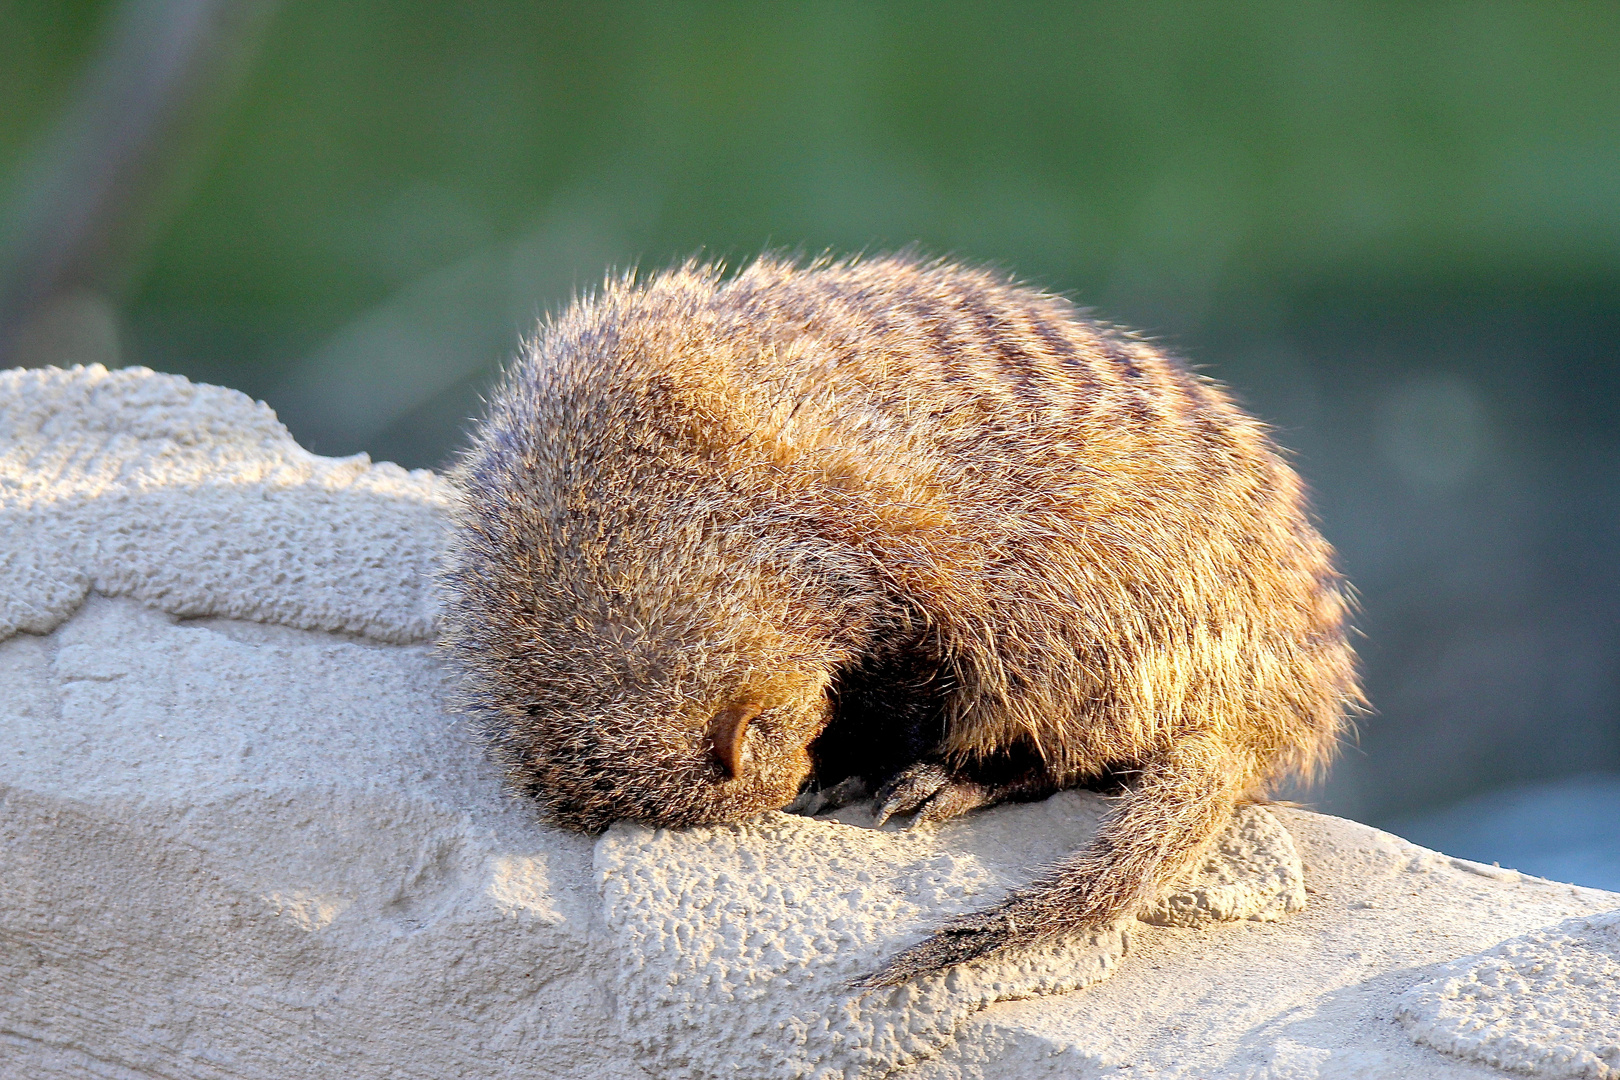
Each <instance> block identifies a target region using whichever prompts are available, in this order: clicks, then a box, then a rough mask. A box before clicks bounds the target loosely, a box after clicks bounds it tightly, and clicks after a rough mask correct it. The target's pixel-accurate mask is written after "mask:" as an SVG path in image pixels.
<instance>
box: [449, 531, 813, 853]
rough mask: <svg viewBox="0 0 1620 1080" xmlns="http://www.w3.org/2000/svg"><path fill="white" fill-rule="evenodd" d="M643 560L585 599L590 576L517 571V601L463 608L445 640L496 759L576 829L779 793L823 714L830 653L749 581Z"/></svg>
mask: <svg viewBox="0 0 1620 1080" xmlns="http://www.w3.org/2000/svg"><path fill="white" fill-rule="evenodd" d="M543 561H544V560H542V559H535V560H533V561H530V562H529V564H528V565H527V566H526V567H525V569H526V570H529V571H533V570H535V569H536V568H537V567H536V564H537V563H540V562H543ZM599 569H602V570H607V568H606V567H599ZM646 569H647V567H646V565H645V559H644V558H638V559H636V560H635V561H634V563H633V565H627V566H623V567H619V568H618V572H613V571H607V572H606V573H605V574H604V575H602V576H605V577H611V578H617V579H618V580H617V581H616V583H615V585H614V586H613V587H610V588H606V589H603V590H601V591H599V592H596V593H595V595H581V593H582V591H584V590H586V589H590V587H591V585H592V584H593V582H592V581H591V578H592V577H596V578H597V580H598V581H600V580H601V578H600V577H598V576H597V575H589V576H586V577H585V578H583V579H582V578H581V576H579V575H578V574H577V573H569V572H566V571H565V574H566V576H565V577H563V578H557V579H552V580H546V578H545V577H544V576H541V577H539V579H538V580H537V578H536V577H535V576H531V577H529V579H528V582H527V589H526V591H528V593H529V595H528V596H527V597H525V600H524V602H522V603H514V602H512V599H513V598H512V595H511V593H510V592H508V593H507V595H506V596H504V597H498V598H496V599H495V600H494V602H492V603H490V604H489V605H488V606H483V605H480V607H481V609H482V610H481V611H479V612H476V613H475V612H472V611H469V612H466V614H467V615H468V616H473V615H476V618H475V619H474V620H470V621H469V622H468V623H466V624H464V627H463V628H462V629H461V630H460V631H459V632H458V633H456V634H454V635H453V644H454V645H455V646H456V648H457V651H458V652H460V653H461V655H462V656H463V657H464V659H465V660H466V661H467V662H468V664H469V666H470V667H471V668H472V669H473V670H474V671H475V672H476V673H477V674H476V677H475V680H474V687H473V689H472V690H471V695H472V698H473V700H472V702H471V705H472V707H473V711H474V713H475V714H481V715H482V719H483V723H482V726H483V728H484V730H485V733H486V735H487V736H488V737H489V739H490V743H491V745H492V746H493V747H494V748H495V751H496V753H497V756H498V757H500V758H501V759H502V760H503V762H504V763H505V764H506V765H507V767H508V770H509V774H510V775H511V777H512V779H513V780H514V782H515V784H516V786H517V787H518V788H520V789H522V790H523V791H525V792H526V793H527V794H531V795H534V796H536V797H537V798H538V799H539V801H540V802H541V804H542V805H543V807H544V808H545V810H546V812H547V814H548V816H550V817H551V818H552V819H554V820H556V821H557V822H559V823H560V824H564V825H569V826H572V827H575V828H580V829H585V830H590V831H596V830H600V829H603V828H605V827H606V826H607V825H609V824H610V823H612V822H613V821H616V820H630V821H639V822H643V823H646V824H651V825H662V826H685V825H695V824H704V823H715V822H728V821H740V820H744V819H747V818H749V817H752V816H754V815H756V814H758V813H760V812H762V811H765V810H771V809H777V808H779V807H782V806H784V805H786V804H787V803H789V802H791V801H792V800H793V798H794V796H795V795H796V794H797V793H798V791H799V789H800V787H801V786H802V784H803V782H804V780H805V778H806V777H807V776H808V775H809V773H810V770H811V758H810V752H809V748H810V744H811V743H812V742H813V741H814V740H815V738H816V736H817V735H818V734H820V732H821V731H822V729H823V728H824V727H825V726H826V723H827V720H828V716H829V710H830V705H829V699H828V692H827V691H828V686H829V684H830V682H831V677H832V672H833V670H834V669H835V664H836V662H837V660H838V657H837V655H836V652H835V651H834V650H833V649H832V648H831V647H830V646H829V644H828V640H827V638H826V637H824V636H822V635H820V634H814V633H809V632H807V631H808V629H809V628H808V627H806V626H804V625H803V620H802V619H800V620H793V619H792V618H791V614H792V608H791V606H790V603H789V602H783V603H778V604H772V603H771V602H769V601H768V600H766V599H765V596H764V595H763V594H764V593H765V592H766V591H767V590H766V589H765V588H764V587H763V584H764V583H762V582H761V581H759V580H758V579H757V578H756V580H755V581H754V582H753V583H752V585H751V587H749V588H747V589H746V590H745V593H744V594H741V595H740V594H739V592H738V590H737V588H736V585H737V581H736V580H735V577H736V576H738V575H734V576H733V580H732V581H731V582H730V583H729V587H728V583H724V582H720V581H718V580H716V579H714V578H712V577H711V578H710V579H709V580H708V581H706V582H705V581H704V580H703V579H702V577H701V576H699V575H698V574H697V572H696V567H690V568H688V573H686V574H682V573H680V572H678V571H675V570H674V569H673V568H671V571H670V572H669V573H668V574H663V573H660V574H657V575H653V578H652V580H647V579H643V578H641V575H642V574H643V573H644V572H645V571H646ZM503 576H505V575H503ZM740 576H745V577H746V576H748V575H746V574H744V575H740ZM631 578H636V579H638V580H639V584H638V586H637V591H636V593H635V595H634V596H631V595H628V594H627V593H626V591H625V586H626V585H627V584H628V582H629V580H630V579H631ZM515 580H516V579H514V578H510V577H508V578H507V582H506V583H507V584H508V585H511V584H514V583H515ZM462 595H463V602H466V601H467V600H472V601H473V602H475V603H476V602H477V601H478V599H479V593H478V591H477V590H467V591H464V592H463V594H462ZM781 599H782V600H783V601H787V600H788V598H787V597H782V598H781ZM800 610H801V611H802V610H804V609H803V608H800ZM795 621H797V623H798V625H795ZM474 623H476V625H474Z"/></svg>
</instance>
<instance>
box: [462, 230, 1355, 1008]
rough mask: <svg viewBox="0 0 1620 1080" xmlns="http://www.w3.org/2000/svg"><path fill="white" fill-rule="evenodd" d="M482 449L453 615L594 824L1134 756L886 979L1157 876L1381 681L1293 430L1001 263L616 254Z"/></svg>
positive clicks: (1308, 766) (562, 791)
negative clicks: (1304, 484)
mask: <svg viewBox="0 0 1620 1080" xmlns="http://www.w3.org/2000/svg"><path fill="white" fill-rule="evenodd" d="M455 476H456V479H457V481H458V485H459V487H460V490H461V492H462V494H461V496H460V501H459V505H458V507H457V510H456V530H455V537H454V541H453V544H452V549H451V554H450V557H449V561H448V564H447V568H446V571H445V575H444V584H445V589H446V597H447V601H446V618H445V625H446V630H445V640H446V642H447V643H448V644H449V646H450V647H451V649H452V651H453V653H454V655H455V656H456V657H458V658H459V660H460V662H461V664H462V666H463V668H464V670H465V671H466V673H467V679H466V685H467V691H466V702H465V704H466V707H467V708H468V709H469V711H471V712H472V713H473V715H474V716H475V718H476V722H477V723H478V725H479V726H480V728H481V730H482V731H483V733H484V734H485V735H486V736H487V738H488V740H489V742H490V744H491V746H492V747H493V749H494V752H495V753H496V755H497V756H498V757H499V759H500V760H501V761H502V762H503V763H504V765H505V767H506V769H507V771H508V775H509V776H510V778H511V780H512V783H513V784H514V786H515V787H516V788H517V789H518V790H520V791H522V792H524V793H527V794H531V795H533V796H536V797H537V798H538V799H539V801H540V803H541V804H542V805H543V807H544V809H545V811H546V812H547V814H548V815H549V816H550V817H551V818H552V819H553V820H555V821H557V822H559V823H561V824H564V825H568V826H572V827H576V828H580V829H585V830H592V831H595V830H600V829H603V828H605V827H606V826H607V825H608V824H609V823H611V822H613V821H615V820H619V819H628V820H633V821H639V822H645V823H649V824H655V825H666V826H685V825H696V824H701V823H715V822H736V821H742V820H746V819H747V818H749V817H752V816H754V815H756V814H759V813H761V812H763V811H767V810H772V809H778V808H781V807H783V806H785V805H787V804H789V803H790V802H792V801H793V800H794V799H795V797H796V796H798V795H800V793H801V791H806V790H815V789H823V790H826V789H834V790H839V791H845V792H847V791H849V790H850V789H851V787H852V785H856V784H858V782H864V783H865V784H867V785H870V787H871V788H872V789H875V790H876V791H877V795H878V803H879V807H880V810H879V812H880V815H881V816H882V817H887V816H889V815H891V814H913V815H914V818H913V820H914V821H921V822H927V821H938V820H942V819H945V818H950V817H952V816H954V815H957V814H960V813H963V812H964V811H967V810H970V809H973V808H975V807H980V806H986V805H990V804H993V803H996V802H999V801H1004V800H1027V799H1035V798H1041V797H1044V796H1045V795H1048V794H1050V793H1052V792H1054V791H1057V790H1060V789H1063V788H1069V787H1076V786H1085V785H1099V784H1104V785H1106V784H1115V785H1122V792H1123V793H1122V795H1121V797H1120V798H1119V800H1118V802H1117V804H1116V806H1115V808H1114V809H1113V810H1112V812H1111V813H1110V815H1109V817H1108V818H1107V819H1106V820H1105V822H1104V824H1103V826H1102V828H1101V830H1100V832H1099V833H1098V834H1097V836H1096V838H1095V840H1094V841H1093V842H1092V843H1091V845H1090V846H1088V847H1087V848H1085V849H1084V850H1082V851H1079V852H1077V853H1076V854H1074V855H1073V856H1072V857H1071V858H1070V859H1068V860H1067V861H1066V862H1064V863H1062V864H1060V865H1058V866H1056V867H1053V868H1050V869H1048V870H1047V871H1045V872H1044V873H1043V874H1042V875H1041V876H1040V877H1038V878H1037V879H1036V880H1035V881H1034V882H1032V883H1031V884H1030V885H1028V886H1026V887H1024V888H1022V889H1020V890H1017V891H1015V892H1014V893H1012V894H1011V895H1010V896H1008V897H1007V898H1006V899H1005V900H1004V901H1003V902H1002V903H1000V904H998V905H996V906H995V907H993V908H990V909H988V910H986V911H983V912H979V913H976V914H973V915H969V916H965V917H962V918H960V919H957V920H955V921H953V922H950V923H947V924H945V925H944V926H942V927H940V928H938V930H937V931H936V932H935V933H934V934H933V935H932V936H931V937H929V938H927V939H926V940H924V941H923V942H921V943H920V944H918V945H916V946H914V947H912V948H910V949H908V950H906V951H905V952H903V953H901V954H900V955H899V956H898V957H896V958H895V959H893V960H892V961H891V962H890V963H889V964H888V965H887V966H886V967H885V968H884V969H883V970H882V971H880V972H878V973H876V974H875V975H874V976H873V977H872V980H871V982H872V983H873V984H874V985H876V984H890V983H899V982H903V981H905V980H906V979H909V978H912V977H914V976H916V975H919V974H923V973H926V972H930V971H934V970H937V969H940V968H943V967H946V966H948V965H951V964H956V963H961V962H963V961H966V960H970V959H973V958H975V957H980V956H984V955H987V954H989V953H992V952H995V951H997V950H999V949H1002V948H1006V947H1012V946H1021V945H1027V944H1034V943H1038V942H1042V941H1046V940H1050V939H1052V938H1055V937H1058V936H1060V935H1063V934H1066V933H1070V932H1073V931H1079V930H1085V929H1090V928H1094V927H1098V926H1101V925H1104V924H1106V923H1109V922H1111V921H1112V920H1114V919H1116V918H1118V917H1121V916H1122V915H1126V914H1129V913H1130V912H1132V911H1134V910H1136V909H1137V908H1138V907H1139V906H1140V905H1142V904H1144V903H1146V902H1150V901H1152V900H1154V899H1156V898H1157V897H1158V895H1160V894H1161V893H1162V892H1163V891H1164V890H1165V889H1166V888H1167V887H1168V886H1170V885H1171V884H1173V883H1174V881H1175V880H1176V878H1177V877H1178V876H1179V875H1181V874H1183V873H1184V872H1186V871H1188V870H1189V868H1190V867H1191V865H1192V864H1193V863H1194V861H1195V860H1196V859H1197V858H1198V856H1199V855H1200V854H1201V852H1202V851H1203V849H1204V848H1205V847H1206V846H1207V845H1208V843H1209V842H1210V841H1211V839H1212V838H1213V837H1214V836H1215V835H1217V834H1218V833H1219V832H1220V830H1221V829H1222V828H1223V827H1224V825H1225V824H1226V823H1227V821H1228V820H1229V818H1230V815H1231V812H1232V810H1233V808H1234V806H1236V805H1237V804H1238V803H1239V802H1241V801H1243V800H1245V799H1249V798H1253V797H1256V796H1257V795H1259V794H1260V793H1261V792H1262V791H1263V790H1264V788H1265V786H1266V785H1267V784H1268V783H1269V782H1272V781H1275V780H1277V779H1279V778H1282V777H1284V776H1287V775H1289V774H1300V773H1303V774H1309V773H1312V772H1314V771H1316V770H1318V769H1319V768H1320V767H1321V766H1322V765H1323V764H1324V763H1325V762H1326V760H1327V759H1328V757H1329V756H1330V754H1331V752H1332V750H1333V747H1334V743H1335V741H1336V738H1337V735H1338V734H1339V732H1340V730H1341V728H1342V725H1343V723H1344V717H1345V713H1346V711H1347V709H1349V708H1351V707H1353V706H1354V705H1355V703H1356V702H1357V701H1358V700H1359V698H1360V693H1359V690H1358V687H1357V679H1356V674H1355V665H1354V658H1353V656H1352V654H1351V651H1350V648H1349V646H1348V644H1347V641H1346V633H1347V624H1346V611H1347V600H1346V587H1345V585H1344V584H1343V582H1342V580H1341V578H1340V577H1339V575H1338V573H1337V572H1336V571H1335V569H1334V566H1333V561H1332V552H1331V550H1330V549H1329V547H1328V545H1327V544H1326V543H1325V542H1324V541H1323V539H1322V538H1321V536H1320V535H1318V533H1317V531H1316V529H1315V528H1314V527H1313V526H1312V524H1311V521H1310V517H1309V514H1308V512H1307V510H1306V507H1305V504H1304V498H1303V494H1302V490H1301V486H1300V482H1299V479H1298V477H1297V476H1296V475H1295V474H1294V472H1293V471H1292V470H1291V469H1290V468H1289V467H1288V465H1287V464H1285V463H1284V461H1283V460H1282V458H1281V457H1280V456H1279V453H1278V451H1277V449H1276V448H1275V447H1274V446H1273V444H1272V443H1271V441H1270V439H1269V438H1268V436H1267V434H1266V431H1265V428H1264V427H1263V426H1262V425H1261V424H1260V423H1259V422H1258V421H1256V420H1254V419H1252V418H1251V417H1249V416H1247V415H1246V414H1245V413H1243V412H1242V411H1241V410H1239V409H1238V408H1237V407H1236V406H1234V405H1233V404H1232V402H1231V401H1230V400H1229V399H1228V397H1227V396H1226V395H1225V394H1224V393H1223V392H1222V391H1221V390H1220V389H1219V388H1218V387H1217V386H1215V385H1214V384H1213V383H1211V382H1210V381H1209V380H1207V379H1205V378H1203V377H1202V376H1200V375H1198V374H1196V373H1194V372H1192V371H1190V370H1189V369H1188V368H1187V367H1186V366H1185V365H1184V364H1182V363H1181V362H1179V361H1178V360H1176V359H1174V358H1173V357H1170V356H1167V355H1166V354H1165V353H1164V352H1162V351H1160V350H1159V349H1157V348H1155V347H1154V346H1153V345H1151V344H1149V343H1147V342H1145V341H1143V340H1141V339H1139V338H1137V337H1133V336H1131V335H1128V334H1124V333H1120V332H1117V331H1115V330H1112V329H1109V328H1107V327H1104V326H1100V325H1098V324H1095V323H1093V322H1090V321H1088V320H1087V319H1085V318H1083V317H1082V316H1081V314H1080V313H1079V312H1078V311H1077V310H1076V309H1075V308H1074V307H1073V306H1072V305H1070V304H1069V303H1068V302H1067V301H1066V300H1064V299H1062V298H1060V297H1057V296H1053V295H1050V294H1047V293H1044V292H1041V291H1038V290H1035V289H1032V288H1029V287H1026V286H1022V285H1019V284H1017V283H1015V282H1012V281H1010V280H1008V279H1007V278H1006V277H1004V276H1002V275H1000V274H998V273H995V272H992V271H987V270H982V269H976V268H970V267H964V266H961V265H957V264H953V263H950V262H946V261H924V260H920V259H916V258H913V257H909V256H904V255H901V256H886V257H873V258H866V259H849V260H842V261H835V260H829V259H823V260H818V261H815V262H813V263H810V264H808V265H806V264H802V263H797V262H793V261H788V260H783V259H779V258H775V257H770V256H767V257H762V258H760V259H759V260H757V261H755V262H753V263H752V264H751V265H749V266H747V267H746V268H745V269H743V270H741V271H740V272H739V273H737V274H735V276H730V277H728V276H726V275H725V274H724V273H722V272H721V271H720V270H719V269H717V268H715V267H712V266H707V265H701V264H697V263H690V264H687V265H685V266H682V267H679V268H676V269H673V270H670V271H666V272H663V273H659V274H655V275H651V276H649V277H647V278H645V279H642V280H636V279H634V278H633V277H629V276H626V277H624V278H620V279H616V280H611V281H609V282H608V283H607V285H605V286H604V287H603V288H602V289H601V290H600V291H599V292H597V293H596V294H594V295H591V296H588V297H584V298H582V299H579V300H577V301H576V302H575V303H574V304H573V305H572V306H571V307H570V308H568V309H567V310H566V311H565V312H563V313H561V314H560V315H558V316H557V317H555V318H553V319H551V320H550V321H549V322H548V323H547V325H545V326H544V327H543V328H542V329H541V331H540V332H539V334H538V336H537V337H536V338H535V339H534V340H533V341H531V342H529V343H528V344H527V345H526V347H525V350H524V352H523V354H522V356H521V358H520V359H519V360H518V362H517V363H516V364H515V365H514V366H513V367H512V369H511V370H510V371H509V372H508V374H507V376H506V378H505V381H504V383H503V385H502V386H501V387H500V389H499V390H498V392H497V393H496V394H495V395H494V397H493V399H492V401H491V403H490V406H489V410H488V415H487V416H486V418H485V419H484V420H483V421H482V422H481V424H480V425H479V426H478V428H477V430H476V433H475V435H474V439H473V443H472V446H471V448H470V449H469V450H468V451H466V453H465V455H464V456H463V458H462V460H461V462H460V464H459V466H458V468H457V471H456V473H455Z"/></svg>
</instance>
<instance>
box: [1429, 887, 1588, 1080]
mask: <svg viewBox="0 0 1620 1080" xmlns="http://www.w3.org/2000/svg"><path fill="white" fill-rule="evenodd" d="M1397 1015H1398V1016H1399V1017H1400V1019H1401V1023H1402V1024H1404V1025H1405V1026H1406V1030H1407V1033H1408V1034H1410V1035H1411V1036H1412V1038H1413V1039H1415V1040H1416V1041H1418V1042H1420V1043H1423V1044H1425V1045H1427V1046H1432V1047H1434V1048H1435V1049H1437V1050H1444V1051H1446V1052H1447V1053H1449V1054H1455V1055H1457V1056H1458V1057H1463V1058H1467V1059H1469V1060H1471V1061H1481V1062H1484V1063H1486V1064H1487V1065H1494V1066H1496V1067H1497V1068H1499V1069H1506V1070H1509V1071H1511V1072H1516V1073H1523V1074H1525V1075H1527V1076H1556V1077H1579V1078H1581V1080H1615V1078H1617V1077H1620V911H1611V912H1609V913H1608V914H1605V915H1598V916H1594V917H1591V918H1583V919H1570V920H1569V921H1568V922H1564V923H1560V924H1559V925H1557V926H1553V927H1549V928H1548V929H1545V930H1538V931H1536V932H1534V933H1531V934H1525V935H1523V936H1521V937H1516V938H1512V939H1510V940H1508V941H1504V942H1503V943H1502V944H1500V945H1498V946H1496V947H1495V948H1494V949H1489V950H1487V951H1486V952H1484V953H1481V954H1479V955H1476V956H1469V957H1465V958H1463V959H1461V960H1458V961H1455V962H1453V963H1450V964H1447V965H1446V966H1445V967H1444V968H1443V969H1442V970H1441V973H1440V976H1439V977H1438V978H1435V979H1431V980H1430V981H1428V982H1426V983H1422V984H1420V985H1418V986H1414V987H1413V988H1412V989H1410V990H1408V991H1407V992H1406V993H1405V994H1403V995H1401V1001H1400V1006H1399V1009H1398V1011H1397Z"/></svg>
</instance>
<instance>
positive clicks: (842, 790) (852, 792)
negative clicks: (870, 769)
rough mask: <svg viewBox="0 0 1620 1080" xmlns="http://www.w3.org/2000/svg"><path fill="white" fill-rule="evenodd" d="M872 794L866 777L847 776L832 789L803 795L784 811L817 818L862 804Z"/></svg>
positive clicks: (789, 804) (823, 789)
mask: <svg viewBox="0 0 1620 1080" xmlns="http://www.w3.org/2000/svg"><path fill="white" fill-rule="evenodd" d="M871 793H872V792H871V789H870V788H868V787H867V786H866V777H864V776H847V777H845V778H844V779H842V780H840V781H839V782H838V783H836V784H834V785H833V786H832V787H830V788H822V789H821V790H819V791H806V792H803V793H801V794H800V795H799V797H798V798H797V799H794V800H793V801H792V802H790V803H788V804H787V806H785V807H783V809H784V810H786V811H787V812H788V813H790V814H800V815H803V816H804V817H815V816H816V815H817V814H820V813H824V812H825V811H828V810H837V809H838V808H840V807H843V806H848V805H849V804H850V803H852V802H860V801H861V800H862V799H864V798H866V797H867V796H868V795H870V794H871Z"/></svg>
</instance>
